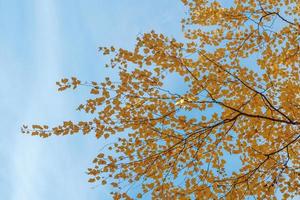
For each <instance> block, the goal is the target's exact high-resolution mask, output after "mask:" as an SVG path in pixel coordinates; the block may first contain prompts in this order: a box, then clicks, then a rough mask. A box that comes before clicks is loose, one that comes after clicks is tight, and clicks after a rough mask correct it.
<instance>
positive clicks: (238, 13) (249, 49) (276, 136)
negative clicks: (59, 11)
mask: <svg viewBox="0 0 300 200" xmlns="http://www.w3.org/2000/svg"><path fill="white" fill-rule="evenodd" d="M182 2H183V3H184V4H185V5H186V7H187V9H188V10H189V12H188V13H189V16H187V18H186V19H183V21H182V24H183V28H184V29H183V30H184V34H185V37H186V41H184V42H180V41H177V40H175V39H173V38H169V37H167V36H165V35H163V34H158V33H156V32H155V31H151V32H150V33H145V34H143V35H142V36H141V37H139V38H137V43H136V46H135V48H134V50H133V51H129V50H125V49H121V48H120V49H116V48H114V47H101V48H100V49H99V50H100V51H101V52H102V53H103V54H104V55H107V56H110V57H111V62H110V64H109V65H107V66H108V67H112V68H114V67H118V70H119V80H117V81H115V82H113V81H111V80H110V78H106V79H105V81H103V82H101V83H98V82H85V83H82V82H81V81H79V80H78V79H77V78H74V77H73V78H71V80H68V79H62V80H61V81H60V82H58V83H57V85H58V86H59V90H65V89H68V88H71V87H72V86H73V88H74V89H75V88H76V87H77V86H79V85H81V86H85V87H87V88H89V89H90V93H91V94H92V96H93V97H94V98H89V99H87V101H86V103H83V104H81V105H80V106H79V107H78V109H79V110H83V111H85V112H86V113H89V114H93V115H91V116H93V117H92V119H91V120H90V121H86V122H83V121H82V122H78V123H75V122H71V121H66V122H63V124H62V125H60V126H57V127H53V128H52V129H49V128H48V127H47V126H39V125H33V126H32V128H28V127H26V126H25V127H23V131H24V132H27V133H31V134H32V135H39V136H41V137H48V136H50V135H51V134H55V135H66V134H74V133H78V132H82V133H83V134H87V133H91V132H93V133H95V136H96V137H97V138H104V139H107V138H109V137H111V136H113V137H114V139H113V141H114V142H113V144H112V145H111V146H109V147H108V150H111V153H108V154H103V153H100V154H99V155H98V156H97V157H96V158H95V159H94V160H93V163H94V166H93V167H92V168H89V169H88V174H89V175H90V176H91V178H90V180H89V182H100V183H102V184H108V183H109V184H110V185H111V186H112V187H113V188H115V191H114V192H113V193H112V195H113V197H114V199H132V198H143V197H144V196H145V195H151V197H152V198H153V199H169V198H173V199H193V198H194V199H222V198H223V199H245V198H249V197H254V198H256V199H276V189H279V191H280V192H281V193H282V197H283V199H288V198H292V197H295V196H297V195H300V194H299V191H300V185H299V182H300V178H299V177H300V176H299V175H300V171H299V168H300V166H299V165H300V163H299V160H300V159H299V151H300V145H299V138H300V103H299V102H300V95H299V94H300V79H299V75H300V66H299V63H300V56H299V45H300V24H299V20H300V16H299V15H300V12H299V10H300V3H299V1H298V0H235V1H231V2H230V3H228V4H227V2H226V4H225V3H224V2H225V1H208V0H183V1H182ZM170 79H173V83H172V84H173V86H171V87H170V86H168V82H169V81H170ZM174 80H175V81H174ZM232 156H233V158H234V159H233V160H229V159H230V158H232ZM234 162H237V163H239V162H240V163H241V164H235V163H234ZM233 163H234V165H235V166H236V167H235V168H234V169H232V167H230V166H232V164H233ZM132 186H134V187H139V191H140V193H138V194H134V193H133V192H131V190H130V187H132Z"/></svg>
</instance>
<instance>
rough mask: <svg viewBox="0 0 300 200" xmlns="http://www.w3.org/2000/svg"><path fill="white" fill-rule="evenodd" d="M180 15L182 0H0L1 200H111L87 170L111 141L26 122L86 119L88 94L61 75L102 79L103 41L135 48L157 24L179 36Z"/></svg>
mask: <svg viewBox="0 0 300 200" xmlns="http://www.w3.org/2000/svg"><path fill="white" fill-rule="evenodd" d="M182 16H184V8H183V6H182V4H181V2H180V1H179V0H177V1H175V0H151V1H149V0H0V30H1V31H0V68H1V70H0V85H1V87H0V113H1V115H0V131H1V132H0V199H5V200H10V199H12V200H47V199H51V200H53V199H55V200H60V199H62V200H68V199H72V200H77V199H78V200H79V199H80V200H82V199H89V200H93V199H110V197H109V192H110V188H105V187H103V186H98V187H96V188H94V189H93V188H92V185H90V184H88V183H87V179H88V176H87V175H86V174H85V171H86V169H87V168H88V167H89V166H90V165H91V161H92V159H93V158H94V156H95V155H97V153H98V152H99V149H100V147H101V146H103V145H104V144H105V141H100V140H96V139H95V138H94V137H93V136H92V135H89V136H84V137H83V136H81V135H76V136H72V137H52V138H49V139H40V138H37V137H30V136H28V135H22V134H21V133H20V127H21V125H22V124H32V123H41V124H44V123H46V124H50V125H55V124H57V123H59V122H61V121H63V120H69V119H80V117H81V115H78V113H77V112H76V111H75V108H76V107H77V104H79V103H80V101H81V100H83V99H84V97H83V96H81V95H78V94H80V93H74V92H66V93H58V92H57V88H56V86H55V82H56V81H57V80H59V79H61V78H63V77H69V76H77V77H80V78H81V79H83V80H101V79H103V77H104V76H106V75H107V74H108V73H107V72H105V70H104V68H103V65H104V58H103V57H101V56H100V55H98V53H97V47H99V46H103V45H117V46H119V47H124V48H131V47H132V46H133V45H134V42H135V38H136V36H137V35H138V34H139V33H143V32H147V31H150V30H152V29H154V30H156V31H157V32H162V33H165V34H167V35H169V36H174V37H179V38H180V37H182V36H181V35H180V32H181V31H180V30H181V27H180V19H181V17H182Z"/></svg>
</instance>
